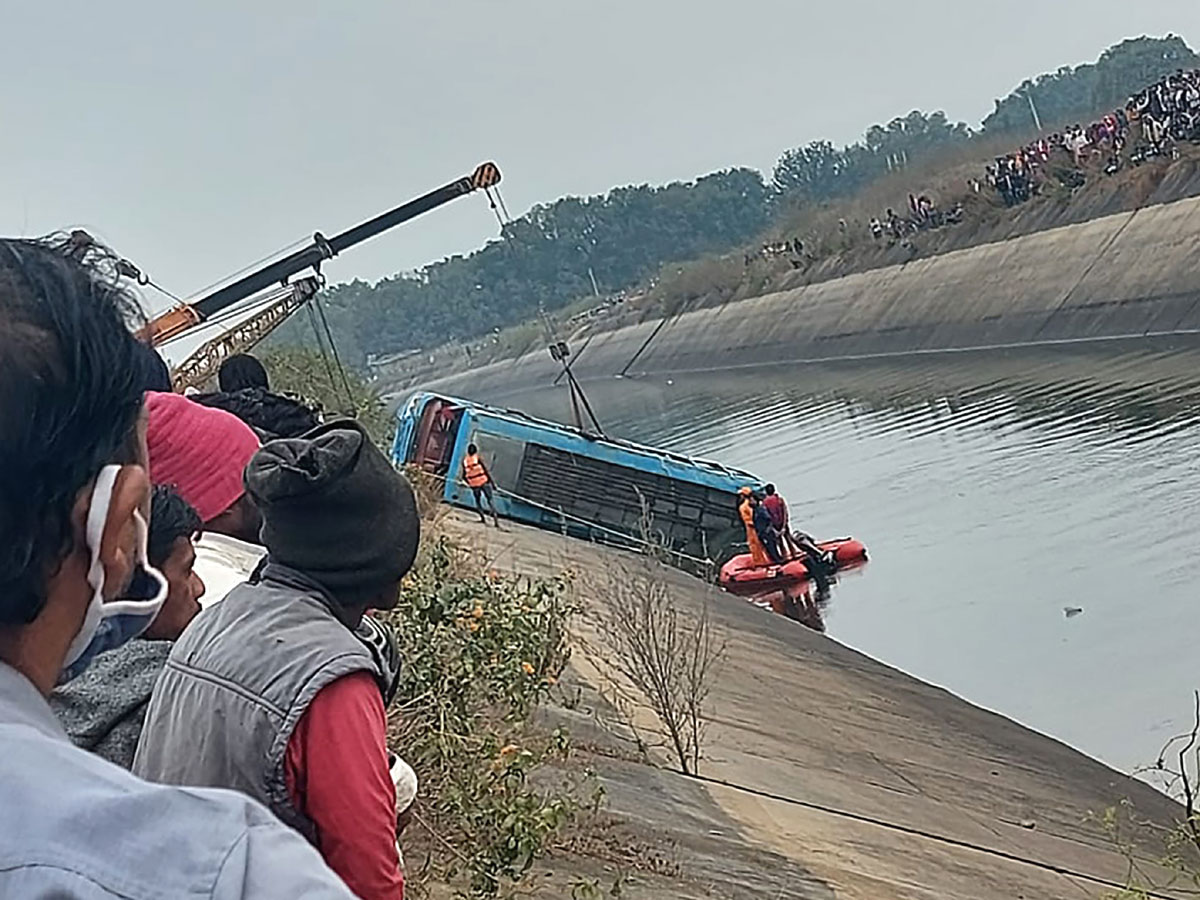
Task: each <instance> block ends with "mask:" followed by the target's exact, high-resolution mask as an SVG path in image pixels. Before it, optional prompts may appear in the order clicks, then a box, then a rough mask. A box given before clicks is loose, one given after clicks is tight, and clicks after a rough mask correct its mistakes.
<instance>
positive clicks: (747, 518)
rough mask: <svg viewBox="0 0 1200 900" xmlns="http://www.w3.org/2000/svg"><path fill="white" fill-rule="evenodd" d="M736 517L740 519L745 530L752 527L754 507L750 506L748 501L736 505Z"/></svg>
mask: <svg viewBox="0 0 1200 900" xmlns="http://www.w3.org/2000/svg"><path fill="white" fill-rule="evenodd" d="M738 515H740V516H741V517H742V523H743V524H744V525H745V526H746V527H747V528H753V527H754V507H753V506H751V505H750V501H749V500H743V501H742V502H741V503H739V504H738Z"/></svg>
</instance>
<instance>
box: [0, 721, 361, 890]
mask: <svg viewBox="0 0 1200 900" xmlns="http://www.w3.org/2000/svg"><path fill="white" fill-rule="evenodd" d="M0 744H3V746H4V747H5V764H4V766H3V767H0V807H2V808H3V809H4V810H5V815H4V817H3V821H0V895H2V896H15V895H18V894H21V895H25V894H33V895H42V894H44V893H46V892H47V890H49V891H50V892H51V893H53V892H54V891H55V890H57V891H58V893H56V894H55V896H60V895H61V896H64V897H108V896H114V897H125V898H143V897H146V898H149V897H164V896H172V897H173V896H184V895H187V896H196V897H222V898H224V897H241V896H243V893H244V891H243V887H244V886H245V885H246V884H248V883H249V881H250V879H251V876H252V875H253V874H254V873H253V872H252V871H251V868H252V866H259V867H263V866H265V867H266V868H269V869H277V870H278V871H277V873H276V874H277V875H278V876H279V877H281V878H285V879H286V878H288V876H289V872H288V871H287V870H288V869H294V868H298V869H299V871H300V872H301V873H303V872H304V871H305V870H306V867H309V868H311V870H312V873H311V874H312V875H313V877H314V879H315V883H317V884H320V883H323V882H324V881H326V880H327V878H328V874H327V871H326V870H324V868H323V866H321V865H320V861H319V859H318V858H317V857H316V856H315V854H308V853H306V851H307V849H308V848H307V847H306V845H304V843H303V841H301V840H300V839H299V838H296V841H295V842H291V841H289V839H288V836H287V832H288V830H287V829H286V828H285V827H284V826H283V825H281V824H280V823H279V822H278V821H277V820H275V819H274V817H273V816H271V814H270V813H269V812H267V811H266V809H264V808H263V807H261V806H259V805H258V804H256V803H254V802H253V801H250V800H248V799H247V798H245V797H242V796H241V795H238V794H235V793H233V792H230V791H213V790H199V789H187V788H175V787H167V786H163V785H155V784H150V783H148V782H145V781H142V780H141V779H139V778H136V777H135V776H133V775H131V774H129V773H128V772H126V771H124V770H123V769H120V768H119V767H117V766H114V765H112V764H110V763H107V762H105V761H104V760H102V759H100V758H99V757H96V756H93V755H92V754H89V753H87V752H86V751H83V750H79V749H77V748H75V747H72V746H71V745H70V744H69V743H67V742H65V741H62V740H56V739H53V738H50V737H48V736H46V735H45V734H42V733H40V732H38V731H37V730H36V729H34V728H31V727H29V726H25V725H16V724H7V723H5V724H0ZM277 832H283V833H284V834H283V835H282V837H281V836H280V835H279V834H277ZM264 842H266V843H268V844H272V843H273V844H277V845H278V847H279V848H280V849H279V855H278V857H277V858H276V859H274V860H272V859H267V860H263V859H261V858H260V859H257V860H252V859H251V856H250V850H251V847H253V846H256V845H258V844H262V843H264ZM310 856H311V858H309V857H310ZM231 865H232V866H233V868H232V869H231V868H230V866H231ZM239 867H241V868H242V869H243V870H244V871H239V870H238V869H239ZM293 874H294V873H293ZM329 883H330V884H332V885H333V886H335V887H336V882H329ZM318 896H343V894H339V893H336V892H326V893H325V894H318Z"/></svg>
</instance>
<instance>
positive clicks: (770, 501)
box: [762, 494, 788, 530]
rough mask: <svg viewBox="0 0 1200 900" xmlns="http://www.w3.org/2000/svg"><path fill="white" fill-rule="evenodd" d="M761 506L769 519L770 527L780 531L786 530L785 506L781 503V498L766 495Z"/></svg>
mask: <svg viewBox="0 0 1200 900" xmlns="http://www.w3.org/2000/svg"><path fill="white" fill-rule="evenodd" d="M762 505H763V506H764V507H765V508H766V510H767V514H768V515H769V516H770V517H771V524H772V525H774V526H775V527H776V528H778V529H780V530H782V529H784V528H787V520H788V514H787V504H786V503H784V502H783V498H782V497H780V496H779V495H778V494H767V496H765V497H763V498H762Z"/></svg>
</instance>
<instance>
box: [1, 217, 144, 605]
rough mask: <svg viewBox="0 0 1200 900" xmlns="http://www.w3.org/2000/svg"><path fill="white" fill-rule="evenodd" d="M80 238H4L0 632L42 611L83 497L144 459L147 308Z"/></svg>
mask: <svg viewBox="0 0 1200 900" xmlns="http://www.w3.org/2000/svg"><path fill="white" fill-rule="evenodd" d="M81 235H82V232H76V233H74V234H72V235H70V236H56V237H51V238H44V239H41V240H25V239H0V627H2V626H13V625H18V626H19V625H25V624H28V623H29V622H32V621H33V620H34V619H36V618H37V616H38V615H39V613H41V611H42V607H43V606H44V605H45V603H46V584H47V580H48V579H49V578H50V576H52V575H53V574H54V573H55V572H56V571H57V569H58V567H59V566H60V565H61V564H62V562H63V560H64V559H65V557H66V556H67V554H68V553H69V552H70V551H71V549H72V547H73V536H72V524H71V513H72V510H73V508H74V506H75V502H76V498H77V497H78V495H79V493H80V491H82V490H83V489H84V488H85V487H86V486H87V484H88V483H89V482H90V481H91V480H92V479H93V478H95V477H96V475H97V474H98V473H99V472H100V469H102V468H103V467H104V466H105V465H107V464H109V463H128V462H134V461H136V460H137V458H138V453H137V420H138V415H139V413H140V411H141V408H142V383H141V376H142V368H141V365H140V363H139V353H140V352H141V351H140V350H139V347H138V342H137V340H136V339H135V338H134V337H133V335H132V334H131V333H130V331H129V326H130V325H131V324H133V323H134V321H136V320H138V319H140V318H141V310H140V309H139V308H138V307H137V304H136V302H135V301H134V299H133V298H132V296H131V295H130V294H128V293H127V292H126V291H124V290H123V289H122V288H121V286H120V284H119V281H118V275H117V273H116V267H115V263H116V258H115V257H114V256H113V255H112V254H111V253H109V252H108V251H107V250H106V249H105V248H104V247H102V246H100V245H98V244H96V243H94V242H93V241H91V239H90V238H87V236H86V235H82V238H81V237H80V236H81Z"/></svg>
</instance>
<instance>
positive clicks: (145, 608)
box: [59, 466, 167, 684]
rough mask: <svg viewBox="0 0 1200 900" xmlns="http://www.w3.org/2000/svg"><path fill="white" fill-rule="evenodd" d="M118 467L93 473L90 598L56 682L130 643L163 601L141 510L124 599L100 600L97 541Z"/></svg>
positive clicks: (163, 586) (101, 569) (137, 515)
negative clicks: (148, 553)
mask: <svg viewBox="0 0 1200 900" xmlns="http://www.w3.org/2000/svg"><path fill="white" fill-rule="evenodd" d="M120 471H121V467H120V466H105V467H104V468H103V469H101V470H100V474H99V475H97V476H96V486H95V487H94V488H93V489H92V504H91V507H90V508H89V509H88V517H87V528H86V532H85V538H86V540H87V545H88V549H89V551H90V552H91V565H90V566H89V568H88V574H87V579H88V584H90V585H91V587H92V599H91V602H90V603H89V604H88V608H87V612H86V613H84V616H83V624H82V625H80V626H79V632H78V633H77V634H76V635H75V639H74V640H73V641H71V646H70V647H69V648H68V649H67V658H66V660H65V661H64V663H63V671H62V674H61V675H60V676H59V683H60V684H62V683H63V682H66V681H70V680H71V679H72V678H75V677H77V676H78V675H80V674H81V673H82V672H83V671H84V669H86V668H87V667H88V665H89V664H90V663H91V661H92V660H93V659H94V658H95V657H96V656H97V655H98V654H100V653H103V652H104V651H105V650H111V649H113V648H114V647H119V646H121V645H122V644H125V643H128V642H129V641H131V640H133V639H134V638H136V637H137V636H138V635H140V634H141V633H142V632H143V631H145V630H146V629H147V628H149V627H150V623H151V622H153V621H154V617H155V616H157V615H158V611H159V610H160V609H162V605H163V603H165V602H166V599H167V580H166V578H164V577H163V575H162V573H161V572H159V571H158V570H157V569H155V568H153V567H151V565H150V563H149V561H147V559H146V544H147V527H146V520H145V519H143V518H142V514H141V513H140V512H134V514H133V515H134V521H135V523H136V526H137V548H136V553H137V557H136V558H137V566H136V568H135V569H134V573H133V578H132V579H131V580H130V584H129V588H128V589H127V590H126V591H125V592H124V595H123V596H122V597H120V598H118V599H115V600H110V601H108V602H107V603H106V602H105V601H104V566H103V564H102V563H101V562H100V540H101V538H102V537H103V535H104V526H105V524H107V522H108V512H109V507H110V506H111V505H112V495H113V488H114V487H115V486H116V483H117V475H118V473H120Z"/></svg>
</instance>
